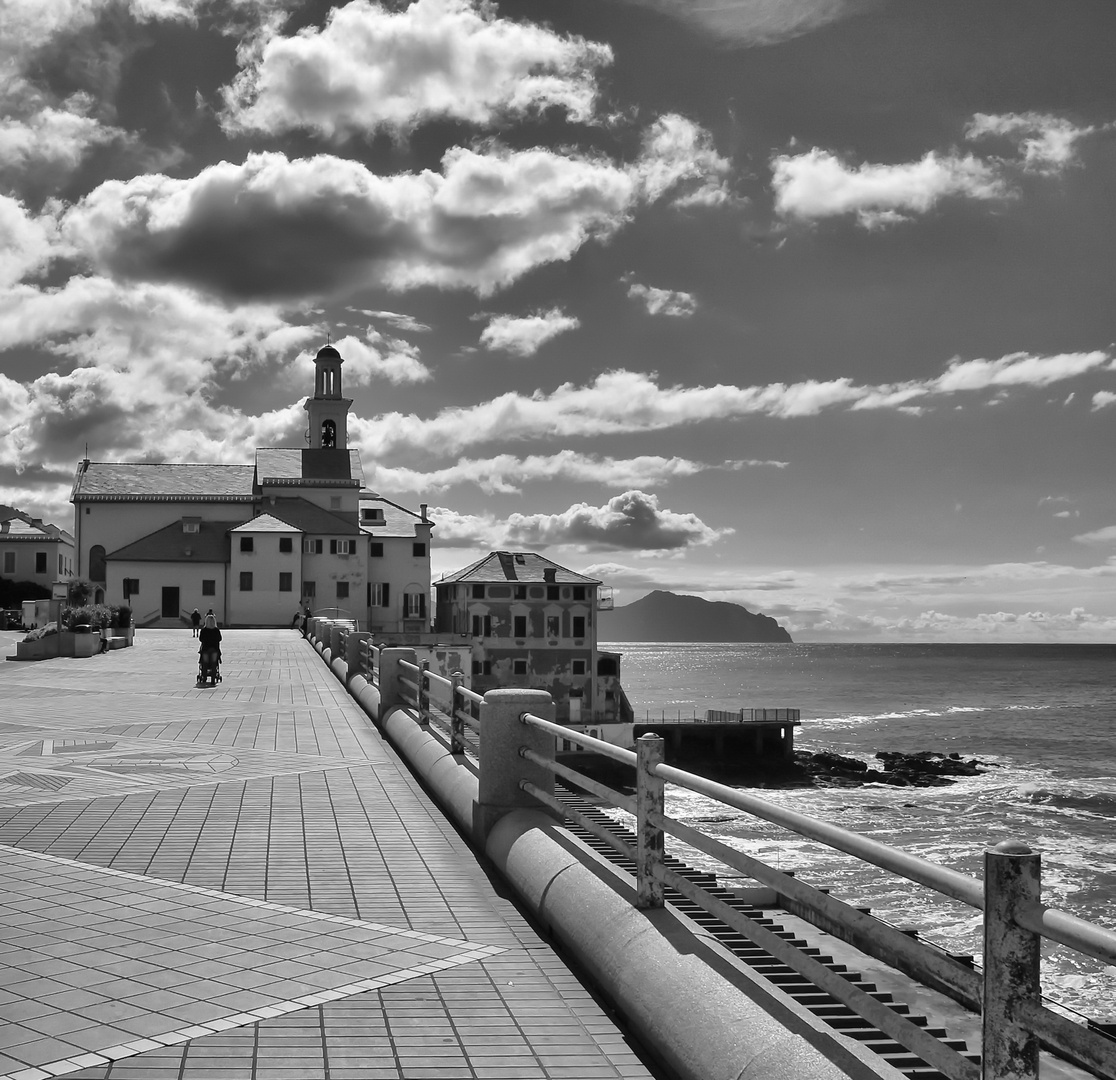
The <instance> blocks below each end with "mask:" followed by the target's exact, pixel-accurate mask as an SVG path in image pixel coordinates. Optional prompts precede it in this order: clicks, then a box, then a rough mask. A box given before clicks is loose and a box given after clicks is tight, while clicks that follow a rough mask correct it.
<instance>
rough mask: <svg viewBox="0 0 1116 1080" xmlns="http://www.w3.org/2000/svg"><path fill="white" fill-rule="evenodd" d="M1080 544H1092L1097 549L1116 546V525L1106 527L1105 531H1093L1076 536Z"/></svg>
mask: <svg viewBox="0 0 1116 1080" xmlns="http://www.w3.org/2000/svg"><path fill="white" fill-rule="evenodd" d="M1074 540H1076V541H1077V542H1078V543H1079V544H1090V545H1094V546H1097V547H1109V546H1111V545H1116V525H1106V526H1105V527H1104V528H1103V529H1093V530H1092V531H1091V532H1085V533H1081V534H1080V535H1079V536H1075V537H1074Z"/></svg>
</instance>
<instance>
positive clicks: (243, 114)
mask: <svg viewBox="0 0 1116 1080" xmlns="http://www.w3.org/2000/svg"><path fill="white" fill-rule="evenodd" d="M239 57H240V63H241V66H242V71H241V72H240V74H239V75H238V76H237V77H236V79H235V80H234V82H233V84H232V85H231V86H230V87H228V88H227V89H226V91H225V103H226V107H225V112H224V116H223V121H224V123H225V125H226V127H227V128H229V129H230V130H233V131H264V132H268V133H270V134H276V133H279V132H283V131H289V130H292V129H296V128H301V129H308V130H311V131H315V132H318V133H319V134H321V135H323V136H326V137H327V138H341V137H344V136H347V135H350V134H353V133H357V132H371V131H376V130H378V129H381V128H387V129H391V130H397V131H406V130H408V129H410V128H412V127H413V126H415V125H416V124H418V123H420V122H421V121H424V120H430V119H436V118H437V119H442V118H444V119H453V120H463V121H467V122H470V123H474V124H485V125H487V124H492V123H495V122H497V121H499V120H500V119H501V118H503V117H505V116H507V115H516V114H523V113H529V112H535V111H538V110H542V109H546V108H549V107H552V106H558V107H561V108H563V109H565V110H566V111H567V112H568V113H569V115H570V117H571V119H574V120H578V121H586V120H589V119H591V117H592V115H593V110H594V106H595V101H596V93H597V87H596V71H597V69H598V68H599V67H601V66H603V65H607V64H609V63H611V61H612V50H611V49H610V48H609V47H608V46H607V45H602V44H598V43H596V42H591V41H586V40H585V39H584V38H580V37H572V36H561V35H559V34H556V33H554V32H553V31H551V30H548V29H546V28H544V27H542V26H538V25H535V24H532V23H529V22H521V21H512V20H510V19H503V18H500V17H499V16H498V15H497V14H496V8H495V5H489V4H478V3H474V2H472V0H414V3H412V4H410V5H409V6H407V7H403V8H401V9H400V10H389V9H388V8H386V7H385V6H384V5H383V4H381V3H374V2H370V0H352V2H350V3H348V4H345V5H344V6H343V7H337V8H334V9H333V10H332V11H331V12H330V14H329V16H328V18H327V20H326V23H325V26H324V27H323V28H322V29H320V30H319V29H317V28H316V27H307V28H305V29H303V30H300V31H299V32H298V33H297V34H295V35H293V36H289V37H283V36H280V35H279V34H278V33H276V32H274V31H272V32H271V33H269V34H266V35H265V36H264V37H262V38H261V39H256V40H252V41H249V42H248V43H246V44H245V45H244V46H242V47H241V50H240V53H239Z"/></svg>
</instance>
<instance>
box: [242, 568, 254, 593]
mask: <svg viewBox="0 0 1116 1080" xmlns="http://www.w3.org/2000/svg"><path fill="white" fill-rule="evenodd" d="M240 591H241V592H251V591H252V571H251V570H241V571H240Z"/></svg>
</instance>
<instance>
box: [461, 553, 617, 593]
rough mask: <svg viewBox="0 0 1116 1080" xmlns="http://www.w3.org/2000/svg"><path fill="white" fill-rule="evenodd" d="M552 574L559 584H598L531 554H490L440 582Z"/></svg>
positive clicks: (529, 578) (493, 580)
mask: <svg viewBox="0 0 1116 1080" xmlns="http://www.w3.org/2000/svg"><path fill="white" fill-rule="evenodd" d="M547 570H553V571H554V580H555V581H556V582H558V583H560V584H574V585H600V581H598V580H597V578H591V577H586V576H585V575H584V574H578V573H576V572H575V571H573V570H567V569H566V568H565V567H564V566H559V565H558V564H557V563H556V562H552V561H551V560H550V559H547V558H545V557H544V556H542V555H536V554H535V553H534V552H533V551H490V552H489V553H488V554H487V555H485V556H484V558H482V559H478V560H477V561H476V562H475V563H470V564H469V565H468V566H466V567H465V568H464V569H462V570H458V571H457V572H456V573H453V574H446V575H445V577H443V578H441V579H440V581H439V583H441V582H442V581H446V582H450V581H462V582H476V583H477V584H482V583H483V584H489V583H496V582H504V581H532V582H534V581H538V582H542V581H545V580H546V573H545V572H546V571H547Z"/></svg>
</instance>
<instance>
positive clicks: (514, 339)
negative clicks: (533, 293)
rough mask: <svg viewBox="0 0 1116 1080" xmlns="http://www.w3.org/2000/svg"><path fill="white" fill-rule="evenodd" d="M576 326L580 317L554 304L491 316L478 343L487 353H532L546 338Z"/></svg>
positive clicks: (549, 339) (550, 338) (578, 324)
mask: <svg viewBox="0 0 1116 1080" xmlns="http://www.w3.org/2000/svg"><path fill="white" fill-rule="evenodd" d="M580 325H581V320H580V319H578V318H576V317H575V316H573V315H567V314H566V313H565V312H564V311H563V310H562V309H561V308H557V307H554V308H551V309H550V310H549V311H541V310H540V311H536V312H534V313H532V314H530V315H521V316H516V315H493V316H491V317H490V318H489V322H488V325H487V326H486V327H485V328H484V329H483V330H482V331H481V335H480V344H481V345H482V346H483V347H484V348H486V349H488V350H489V352H496V351H499V352H508V353H511V354H512V355H513V356H534V355H535V353H536V352H538V351H539V349H540V347H541V346H543V345H545V344H546V343H547V342H548V341H552V340H553V339H554V338H556V337H557V336H558V335H559V334H564V333H566V332H567V331H570V330H576V329H577V328H578V327H579V326H580Z"/></svg>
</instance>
